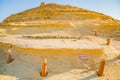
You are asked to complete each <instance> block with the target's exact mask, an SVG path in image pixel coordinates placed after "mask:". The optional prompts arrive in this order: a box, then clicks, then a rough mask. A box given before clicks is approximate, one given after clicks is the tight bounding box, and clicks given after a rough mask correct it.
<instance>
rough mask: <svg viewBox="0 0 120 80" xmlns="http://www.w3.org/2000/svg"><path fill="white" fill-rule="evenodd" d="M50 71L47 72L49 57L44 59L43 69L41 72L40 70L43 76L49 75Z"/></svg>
mask: <svg viewBox="0 0 120 80" xmlns="http://www.w3.org/2000/svg"><path fill="white" fill-rule="evenodd" d="M47 74H48V72H47V59H45V58H44V59H43V62H42V69H41V72H40V75H41V76H47Z"/></svg>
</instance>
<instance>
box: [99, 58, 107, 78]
mask: <svg viewBox="0 0 120 80" xmlns="http://www.w3.org/2000/svg"><path fill="white" fill-rule="evenodd" d="M104 66H105V60H104V59H102V61H101V63H100V67H99V70H98V71H97V75H99V76H103V75H104V74H103V72H104Z"/></svg>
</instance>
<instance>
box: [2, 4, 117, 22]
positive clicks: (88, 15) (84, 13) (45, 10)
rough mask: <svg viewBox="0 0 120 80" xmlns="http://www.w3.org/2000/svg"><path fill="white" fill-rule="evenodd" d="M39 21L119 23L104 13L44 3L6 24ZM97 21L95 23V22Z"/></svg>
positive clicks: (9, 18) (8, 19) (18, 14)
mask: <svg viewBox="0 0 120 80" xmlns="http://www.w3.org/2000/svg"><path fill="white" fill-rule="evenodd" d="M31 20H32V21H36V20H37V21H38V20H80V21H81V20H82V21H83V20H84V21H86V20H92V21H93V22H95V21H96V23H97V22H101V23H102V24H107V23H111V24H114V23H118V21H117V20H115V19H113V18H112V17H110V16H107V15H104V14H102V13H98V12H94V11H90V10H86V9H82V8H78V7H74V6H70V5H60V4H56V3H48V4H46V3H44V2H42V3H41V4H40V6H38V7H36V8H33V9H29V10H26V11H23V12H20V13H17V14H13V15H11V16H9V17H8V18H6V19H5V20H4V22H21V21H31ZM94 20H95V21H94Z"/></svg>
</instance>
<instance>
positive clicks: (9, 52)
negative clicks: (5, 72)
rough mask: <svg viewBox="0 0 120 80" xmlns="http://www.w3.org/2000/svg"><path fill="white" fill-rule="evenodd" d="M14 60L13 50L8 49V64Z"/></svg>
mask: <svg viewBox="0 0 120 80" xmlns="http://www.w3.org/2000/svg"><path fill="white" fill-rule="evenodd" d="M12 61H13V58H12V54H11V50H10V49H8V50H7V64H9V63H11V62H12Z"/></svg>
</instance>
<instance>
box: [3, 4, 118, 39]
mask: <svg viewBox="0 0 120 80" xmlns="http://www.w3.org/2000/svg"><path fill="white" fill-rule="evenodd" d="M4 23H5V26H6V25H7V26H9V28H10V26H15V27H17V29H11V30H9V28H8V30H7V33H8V34H23V33H24V34H38V33H45V34H47V35H50V34H51V35H55V34H56V35H59V34H61V35H60V36H64V35H65V34H67V36H68V35H70V36H76V35H83V34H85V35H90V34H93V30H97V31H98V32H99V35H102V36H104V35H106V36H114V37H115V38H116V37H117V38H118V39H119V36H120V35H119V33H120V21H119V20H117V19H114V18H112V17H110V16H107V15H104V14H102V13H98V12H94V11H90V10H86V9H82V8H78V7H75V6H70V5H61V4H56V3H48V4H46V3H45V2H42V3H41V4H40V6H38V7H36V8H32V9H29V10H26V11H23V12H20V13H17V14H13V15H11V16H9V17H8V18H6V19H5V20H4V21H3V23H2V24H4ZM20 27H24V28H27V29H23V28H20ZM31 27H35V28H31ZM36 28H37V29H36ZM111 32H113V33H111Z"/></svg>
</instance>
